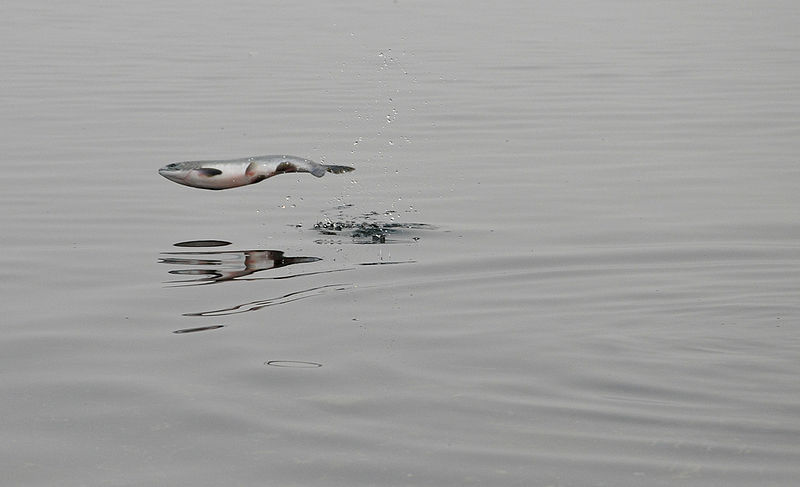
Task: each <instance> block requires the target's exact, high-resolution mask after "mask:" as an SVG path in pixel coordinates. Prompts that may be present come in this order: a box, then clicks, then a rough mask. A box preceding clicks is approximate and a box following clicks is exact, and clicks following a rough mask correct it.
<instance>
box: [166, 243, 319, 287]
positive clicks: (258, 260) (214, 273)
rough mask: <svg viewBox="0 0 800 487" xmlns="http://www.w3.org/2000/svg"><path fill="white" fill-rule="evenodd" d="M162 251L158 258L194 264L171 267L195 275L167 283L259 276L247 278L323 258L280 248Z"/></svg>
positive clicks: (191, 283) (218, 280)
mask: <svg viewBox="0 0 800 487" xmlns="http://www.w3.org/2000/svg"><path fill="white" fill-rule="evenodd" d="M161 255H162V257H161V258H159V260H158V261H159V262H160V263H162V264H170V265H179V266H187V267H189V266H191V268H187V269H173V270H171V271H169V273H170V274H173V275H179V276H196V277H195V278H192V279H179V280H173V281H167V283H168V284H175V285H183V286H199V285H203V284H214V283H218V282H225V281H234V280H245V281H246V280H253V279H259V278H249V279H244V278H245V277H247V276H250V275H252V274H255V273H256V272H261V271H266V270H270V269H279V268H281V267H286V266H290V265H294V264H306V263H309V262H317V261H319V260H322V259H320V258H319V257H287V256H286V255H284V253H283V252H282V251H280V250H228V251H205V252H203V251H185V252H162V253H161ZM324 272H330V271H324ZM310 274H317V272H312V273H310ZM297 275H309V274H297ZM287 277H295V276H283V277H280V278H272V279H285V278H287Z"/></svg>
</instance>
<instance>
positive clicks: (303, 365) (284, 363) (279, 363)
mask: <svg viewBox="0 0 800 487" xmlns="http://www.w3.org/2000/svg"><path fill="white" fill-rule="evenodd" d="M264 365H269V366H270V367H293V368H295V369H318V368H320V367H322V364H318V363H316V362H302V361H300V360H270V361H269V362H264Z"/></svg>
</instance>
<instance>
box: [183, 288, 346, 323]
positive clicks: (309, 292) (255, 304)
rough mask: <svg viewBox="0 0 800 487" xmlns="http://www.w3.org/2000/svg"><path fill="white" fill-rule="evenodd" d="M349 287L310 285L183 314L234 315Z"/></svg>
mask: <svg viewBox="0 0 800 487" xmlns="http://www.w3.org/2000/svg"><path fill="white" fill-rule="evenodd" d="M349 287H352V285H349V284H328V285H325V286H317V287H312V288H310V289H303V290H302V291H295V292H291V293H287V294H284V295H282V296H276V297H272V298H266V299H259V300H256V301H250V302H248V303H242V304H237V305H235V306H231V307H229V308H222V309H215V310H211V311H201V312H199V313H184V314H183V316H226V315H235V314H239V313H247V312H249V311H258V310H260V309H263V308H267V307H269V306H277V305H279V304H287V303H292V302H294V301H300V300H301V299H306V298H310V297H312V296H319V295H320V294H323V293H326V292H328V291H332V290H333V291H344V290H345V289H348V288H349Z"/></svg>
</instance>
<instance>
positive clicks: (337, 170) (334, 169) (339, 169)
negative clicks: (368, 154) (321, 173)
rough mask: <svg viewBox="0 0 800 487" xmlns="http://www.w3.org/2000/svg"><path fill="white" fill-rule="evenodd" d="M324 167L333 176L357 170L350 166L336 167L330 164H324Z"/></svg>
mask: <svg viewBox="0 0 800 487" xmlns="http://www.w3.org/2000/svg"><path fill="white" fill-rule="evenodd" d="M323 167H324V168H325V170H326V171H328V172H330V173H333V174H342V173H343V172H350V171H355V170H356V168H354V167H350V166H335V165H330V164H324V165H323Z"/></svg>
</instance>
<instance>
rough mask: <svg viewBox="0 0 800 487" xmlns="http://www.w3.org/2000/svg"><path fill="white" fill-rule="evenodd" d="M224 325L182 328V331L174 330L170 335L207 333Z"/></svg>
mask: <svg viewBox="0 0 800 487" xmlns="http://www.w3.org/2000/svg"><path fill="white" fill-rule="evenodd" d="M224 326H225V325H210V326H201V327H198V328H184V329H182V330H175V331H173V332H172V333H176V334H183V333H196V332H198V331H208V330H216V329H218V328H222V327H224Z"/></svg>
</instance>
